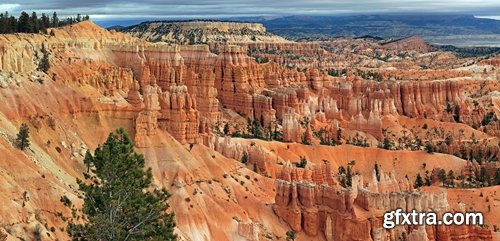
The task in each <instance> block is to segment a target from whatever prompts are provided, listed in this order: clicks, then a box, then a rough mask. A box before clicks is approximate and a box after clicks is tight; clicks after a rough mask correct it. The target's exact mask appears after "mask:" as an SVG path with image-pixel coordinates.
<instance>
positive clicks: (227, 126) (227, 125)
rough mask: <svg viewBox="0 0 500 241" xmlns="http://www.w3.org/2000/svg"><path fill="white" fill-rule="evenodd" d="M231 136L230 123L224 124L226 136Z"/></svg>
mask: <svg viewBox="0 0 500 241" xmlns="http://www.w3.org/2000/svg"><path fill="white" fill-rule="evenodd" d="M228 134H229V123H227V122H226V124H224V135H226V136H227V135H228Z"/></svg>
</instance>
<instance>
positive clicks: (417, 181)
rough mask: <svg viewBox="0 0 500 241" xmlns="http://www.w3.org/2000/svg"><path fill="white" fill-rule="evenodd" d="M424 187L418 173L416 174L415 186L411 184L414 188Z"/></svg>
mask: <svg viewBox="0 0 500 241" xmlns="http://www.w3.org/2000/svg"><path fill="white" fill-rule="evenodd" d="M423 185H424V180H422V176H420V173H418V174H417V177H416V178H415V184H413V187H414V188H419V187H421V186H423Z"/></svg>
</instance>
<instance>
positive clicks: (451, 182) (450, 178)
mask: <svg viewBox="0 0 500 241" xmlns="http://www.w3.org/2000/svg"><path fill="white" fill-rule="evenodd" d="M447 179H448V185H449V186H451V187H455V174H454V173H453V170H450V171H449V172H448V178H447Z"/></svg>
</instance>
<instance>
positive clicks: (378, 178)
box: [374, 162, 380, 182]
mask: <svg viewBox="0 0 500 241" xmlns="http://www.w3.org/2000/svg"><path fill="white" fill-rule="evenodd" d="M374 168H375V176H376V177H377V181H379V182H380V170H379V168H378V164H377V163H376V162H375V167H374Z"/></svg>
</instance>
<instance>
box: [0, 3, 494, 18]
mask: <svg viewBox="0 0 500 241" xmlns="http://www.w3.org/2000/svg"><path fill="white" fill-rule="evenodd" d="M3 1H4V2H5V3H2V4H0V11H9V12H13V13H14V14H18V13H20V12H21V11H38V12H52V11H57V12H58V13H59V14H60V15H74V14H76V13H82V14H88V15H90V16H91V18H97V19H107V18H108V19H111V18H115V19H116V18H122V19H127V18H181V17H188V18H189V17H198V18H199V17H202V18H203V17H205V18H207V17H229V16H269V15H271V16H272V15H294V14H296V15H312V14H314V15H332V14H346V13H347V14H356V13H402V12H403V13H404V12H459V13H469V14H475V15H484V16H488V15H498V12H500V1H498V0H420V1H417V0H401V1H395V0H357V1H350V0H309V1H303V0H302V1H299V0H286V1H269V0H245V1H241V0H240V1H238V0H189V1H188V0H167V1H164V0H130V1H122V0H84V1H82V0H44V1H40V0H3Z"/></svg>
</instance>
